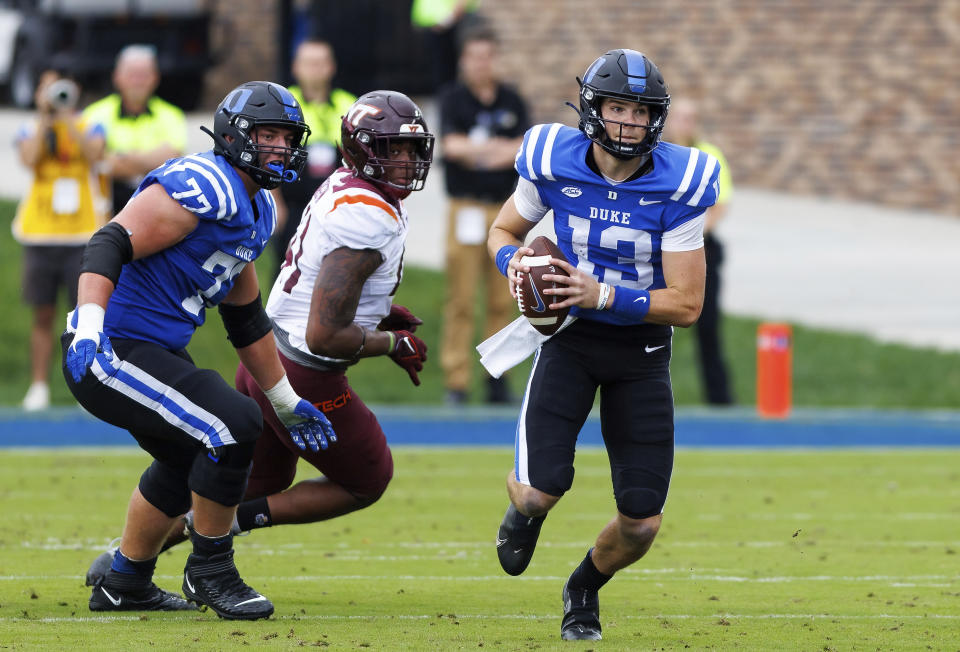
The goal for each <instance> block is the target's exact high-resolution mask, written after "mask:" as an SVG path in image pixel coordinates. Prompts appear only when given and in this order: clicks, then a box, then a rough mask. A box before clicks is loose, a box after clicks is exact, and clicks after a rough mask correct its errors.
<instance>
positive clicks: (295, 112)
mask: <svg viewBox="0 0 960 652" xmlns="http://www.w3.org/2000/svg"><path fill="white" fill-rule="evenodd" d="M261 125H271V126H275V127H284V128H287V129H290V130H291V131H292V132H293V146H292V147H285V146H267V145H259V144H257V143H256V142H254V140H253V138H251V132H253V131H254V129H256V128H257V127H258V126H261ZM201 129H203V131H205V132H207V133H208V134H210V136H212V137H213V142H214V147H213V151H214V153H215V154H219V155H221V156H223V157H224V158H225V159H227V160H228V161H229V162H230V163H231V165H234V166H236V167H238V168H240V169H241V170H243V171H244V172H246V173H247V174H248V175H250V178H251V179H253V181H254V183H256V184H257V185H258V186H260V187H261V188H266V189H268V190H269V189H272V188H276V187H277V186H279V185H280V183H281V182H284V181H287V182H292V181H296V180H297V179H298V178H299V177H300V173H301V172H302V171H303V166H304V164H305V163H306V162H307V150H306V144H307V137H308V136H309V135H310V128H309V127H307V123H306V122H304V119H303V111H302V110H301V109H300V104H299V103H298V102H297V100H296V99H295V98H294V97H293V95H292V94H291V93H290V91H288V90H287V89H286V88H284V87H283V86H281V85H280V84H274V83H273V82H265V81H252V82H247V83H246V84H241V85H240V86H237V87H236V88H235V89H233V90H232V91H230V92H229V93H227V96H226V97H225V98H223V101H222V102H220V106H218V107H217V112H216V113H215V114H214V116H213V131H212V132H211V131H210V130H209V129H207V128H206V127H201ZM264 153H268V154H282V155H284V156H285V157H286V159H287V164H286V166H285V167H281V166H279V165H274V164H271V165H268V166H265V167H264V166H262V165H261V161H260V155H261V154H264Z"/></svg>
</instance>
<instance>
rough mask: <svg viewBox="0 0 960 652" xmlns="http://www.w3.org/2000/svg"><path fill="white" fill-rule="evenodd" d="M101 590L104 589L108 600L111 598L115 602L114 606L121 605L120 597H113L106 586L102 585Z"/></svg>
mask: <svg viewBox="0 0 960 652" xmlns="http://www.w3.org/2000/svg"><path fill="white" fill-rule="evenodd" d="M100 590H101V591H103V594H104V595H105V596H107V600H109V601H110V602H112V603H113V606H114V607H119V606H120V598H115V597H113V596H112V595H110V594H109V593H107V590H106V589H105V588H103V587H102V586H101V587H100Z"/></svg>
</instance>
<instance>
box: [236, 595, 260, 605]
mask: <svg viewBox="0 0 960 652" xmlns="http://www.w3.org/2000/svg"><path fill="white" fill-rule="evenodd" d="M264 600H266V598H265V597H263V596H262V595H258V596H257V597H255V598H250V599H249V600H244V601H243V602H238V603H237V604H235V605H233V606H234V607H235V608H236V607H242V606H243V605H245V604H250V603H251V602H263V601H264Z"/></svg>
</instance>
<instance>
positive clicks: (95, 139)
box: [13, 70, 108, 411]
mask: <svg viewBox="0 0 960 652" xmlns="http://www.w3.org/2000/svg"><path fill="white" fill-rule="evenodd" d="M79 95H80V89H79V87H78V86H77V85H76V84H75V83H74V82H73V81H71V80H69V79H66V78H64V77H61V76H60V74H59V73H57V72H56V71H53V70H48V71H45V72H44V73H42V74H41V75H40V80H39V82H38V84H37V90H36V93H35V95H34V102H35V103H36V106H37V114H36V117H35V119H34V120H33V121H31V123H29V124H26V125H24V126H23V127H21V128H20V130H19V132H18V133H17V137H16V139H15V143H16V146H17V150H18V153H19V155H20V160H21V162H22V163H23V164H24V165H25V166H27V167H28V168H30V169H31V170H32V171H33V182H32V183H31V185H30V189H29V190H28V192H27V194H26V196H25V197H24V198H23V199H22V200H21V202H20V205H19V207H18V208H17V215H16V217H15V218H14V220H13V235H14V238H16V240H17V241H18V242H19V243H20V244H22V245H23V246H24V254H23V283H22V289H23V299H24V301H25V302H26V303H27V304H29V305H30V306H31V307H32V308H33V323H32V327H31V331H30V358H31V363H30V365H31V384H30V389H29V390H27V395H26V397H25V398H24V399H23V408H24V409H25V410H28V411H33V410H42V409H44V408H46V407H47V406H48V405H49V404H50V388H49V385H48V384H47V378H48V376H49V370H50V359H51V356H52V351H53V320H54V314H55V313H56V303H57V294H58V292H59V290H60V288H61V287H62V288H64V289H65V290H66V294H67V297H66V300H67V304H66V305H68V306H72V305H75V304H76V302H77V279H78V277H79V275H80V258H81V255H82V253H83V248H84V245H86V243H87V240H89V239H90V236H91V235H92V234H93V232H94V231H96V230H97V229H98V228H99V227H100V226H102V225H103V224H104V223H105V221H106V211H107V209H108V207H107V205H106V200H105V199H104V198H103V196H102V193H101V192H100V188H99V185H98V183H97V180H96V176H95V174H94V172H93V169H94V167H95V165H96V164H97V162H98V161H100V160H101V159H102V158H103V152H104V135H103V128H102V127H100V126H99V125H91V124H88V123H87V122H86V121H84V120H83V118H81V116H80V115H79V114H78V113H77V111H76V105H77V100H78V98H79Z"/></svg>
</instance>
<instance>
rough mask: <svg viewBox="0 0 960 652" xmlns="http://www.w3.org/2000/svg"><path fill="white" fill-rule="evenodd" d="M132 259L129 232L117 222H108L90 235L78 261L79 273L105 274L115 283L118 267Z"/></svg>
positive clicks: (118, 274)
mask: <svg viewBox="0 0 960 652" xmlns="http://www.w3.org/2000/svg"><path fill="white" fill-rule="evenodd" d="M131 260H133V244H131V242H130V234H129V233H127V230H126V229H125V228H123V227H122V226H120V225H119V224H117V223H116V222H110V223H109V224H107V225H106V226H105V227H103V228H102V229H100V230H99V231H97V232H96V233H94V234H93V235H92V236H91V237H90V241H89V242H88V243H87V246H86V248H85V249H84V250H83V258H82V259H81V263H80V273H81V274H83V273H84V272H90V273H91V274H99V275H100V276H106V277H107V278H108V279H110V280H111V281H113V284H114V285H116V284H117V279H119V278H120V269H121V268H122V267H123V266H124V265H126V264H127V263H129V262H130V261H131Z"/></svg>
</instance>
